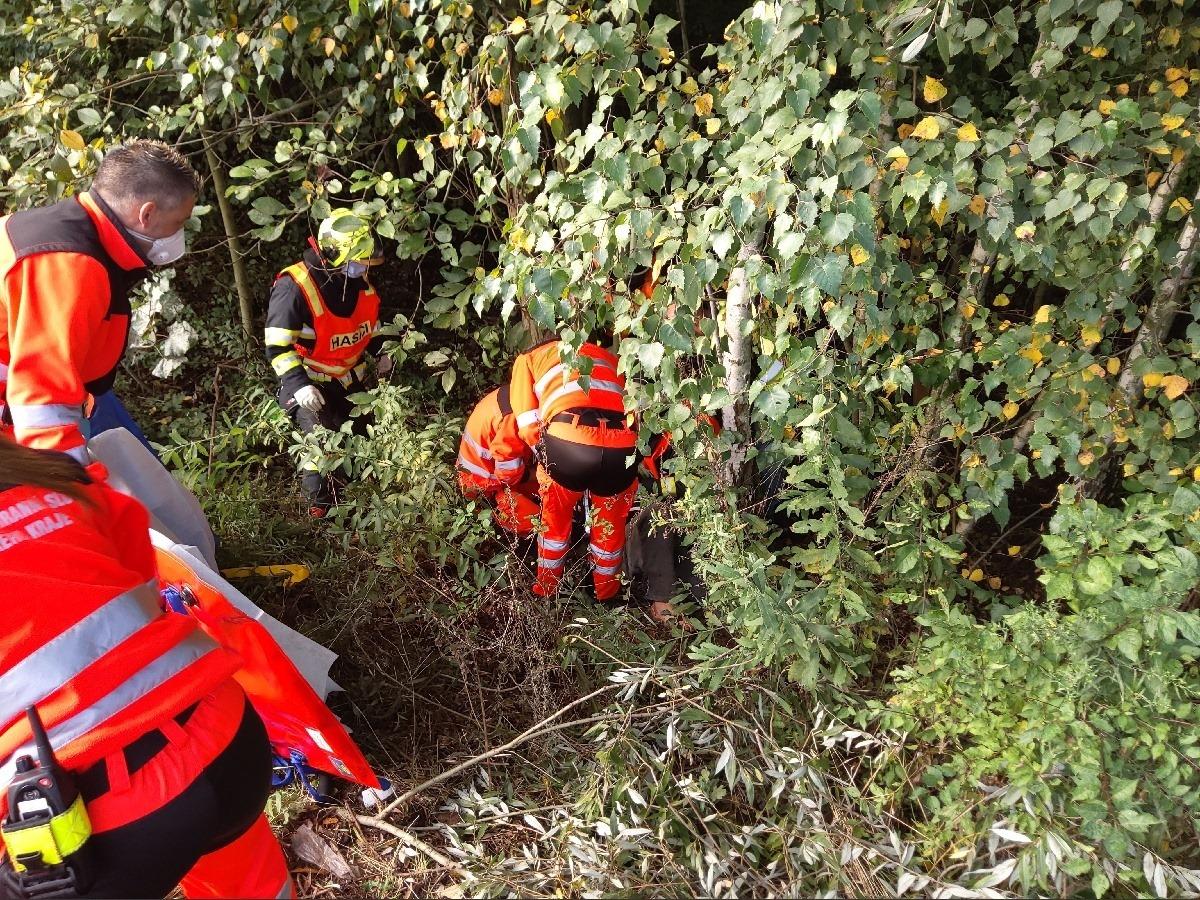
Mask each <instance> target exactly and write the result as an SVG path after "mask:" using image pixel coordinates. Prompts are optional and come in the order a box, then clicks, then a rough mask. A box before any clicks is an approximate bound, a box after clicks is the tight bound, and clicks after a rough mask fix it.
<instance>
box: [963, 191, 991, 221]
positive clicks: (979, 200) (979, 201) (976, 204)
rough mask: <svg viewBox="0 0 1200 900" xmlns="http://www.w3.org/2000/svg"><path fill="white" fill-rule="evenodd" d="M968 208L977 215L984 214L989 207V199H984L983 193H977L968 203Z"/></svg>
mask: <svg viewBox="0 0 1200 900" xmlns="http://www.w3.org/2000/svg"><path fill="white" fill-rule="evenodd" d="M967 209H969V210H970V211H971V212H973V213H974V214H975V215H977V216H982V215H983V213H984V210H986V209H987V201H986V200H984V199H983V194H976V195H975V196H974V197H972V198H971V202H970V203H968V204H967Z"/></svg>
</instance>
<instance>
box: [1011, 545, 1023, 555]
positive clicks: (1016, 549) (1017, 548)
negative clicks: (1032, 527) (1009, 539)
mask: <svg viewBox="0 0 1200 900" xmlns="http://www.w3.org/2000/svg"><path fill="white" fill-rule="evenodd" d="M1008 555H1009V556H1020V555H1021V545H1020V544H1011V545H1010V546H1009V548H1008Z"/></svg>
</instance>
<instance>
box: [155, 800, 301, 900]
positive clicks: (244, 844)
mask: <svg viewBox="0 0 1200 900" xmlns="http://www.w3.org/2000/svg"><path fill="white" fill-rule="evenodd" d="M179 886H180V887H181V888H183V893H184V896H186V897H189V898H191V897H253V898H260V900H274V898H283V897H294V896H296V891H295V888H294V886H293V885H292V877H291V875H290V874H289V873H288V867H287V859H286V858H285V857H284V855H283V849H282V848H281V847H280V846H279V841H277V840H276V839H275V835H274V833H273V832H272V831H271V826H270V824H268V822H267V818H266V816H259V817H258V819H257V820H255V822H254V824H253V825H251V826H250V828H249V829H247V830H246V832H245V834H243V835H242V836H241V837H239V838H238V839H237V840H235V841H233V843H231V844H226V845H225V846H224V847H222V848H221V849H220V850H217V851H215V852H213V853H209V854H208V855H207V856H202V857H200V859H199V860H197V862H196V865H194V866H193V867H192V870H191V871H190V872H188V873H187V875H185V876H184V877H183V880H182V881H180V882H179Z"/></svg>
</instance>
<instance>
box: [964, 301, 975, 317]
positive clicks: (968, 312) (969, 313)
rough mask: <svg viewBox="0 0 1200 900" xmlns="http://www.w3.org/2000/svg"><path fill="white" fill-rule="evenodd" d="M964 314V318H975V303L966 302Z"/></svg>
mask: <svg viewBox="0 0 1200 900" xmlns="http://www.w3.org/2000/svg"><path fill="white" fill-rule="evenodd" d="M962 314H963V318H964V319H973V318H975V305H974V304H973V303H964V304H963V307H962Z"/></svg>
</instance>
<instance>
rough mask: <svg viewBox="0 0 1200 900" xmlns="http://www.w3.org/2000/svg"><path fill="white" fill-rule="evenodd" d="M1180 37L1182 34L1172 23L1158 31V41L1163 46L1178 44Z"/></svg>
mask: <svg viewBox="0 0 1200 900" xmlns="http://www.w3.org/2000/svg"><path fill="white" fill-rule="evenodd" d="M1180 37H1182V35H1181V34H1180V33H1179V29H1178V28H1176V27H1175V26H1173V25H1172V26H1170V27H1168V28H1164V29H1163V30H1162V31H1160V32H1159V33H1158V40H1159V43H1161V44H1162V45H1163V46H1164V47H1176V46H1178V45H1179V38H1180Z"/></svg>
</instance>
